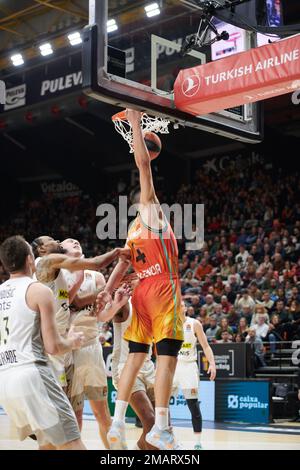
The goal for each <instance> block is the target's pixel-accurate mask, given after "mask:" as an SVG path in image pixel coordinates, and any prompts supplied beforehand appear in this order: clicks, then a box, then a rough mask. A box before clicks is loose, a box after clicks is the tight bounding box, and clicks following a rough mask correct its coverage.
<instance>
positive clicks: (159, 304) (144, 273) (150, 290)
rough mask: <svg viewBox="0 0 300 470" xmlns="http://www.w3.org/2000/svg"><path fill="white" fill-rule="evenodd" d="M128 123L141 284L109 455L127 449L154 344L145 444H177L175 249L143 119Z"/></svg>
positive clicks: (121, 266) (133, 115)
mask: <svg viewBox="0 0 300 470" xmlns="http://www.w3.org/2000/svg"><path fill="white" fill-rule="evenodd" d="M127 118H128V120H129V122H130V124H131V126H132V129H133V141H134V149H135V162H136V165H137V167H138V170H139V177H140V190H139V191H138V193H137V194H135V200H134V201H133V202H134V203H137V205H138V210H139V214H138V216H137V218H136V219H135V221H134V223H133V224H132V226H131V228H130V230H129V233H128V239H127V247H128V248H130V251H131V263H132V266H133V268H134V270H135V272H136V273H137V275H138V277H139V278H140V284H139V285H138V286H137V287H136V289H135V290H134V293H133V297H132V307H133V315H132V322H131V325H130V327H129V328H128V330H127V331H126V333H125V335H124V338H125V339H126V340H127V341H128V342H129V357H128V360H127V362H126V365H125V367H124V369H123V371H122V373H121V377H120V380H119V383H118V398H117V401H116V408H115V415H114V419H113V424H112V427H111V429H110V431H109V433H108V440H109V442H110V446H111V448H112V449H126V448H127V446H126V442H125V413H126V409H127V406H128V402H129V400H130V396H131V393H132V389H133V385H134V383H135V380H136V377H137V374H138V372H139V370H140V368H141V367H142V365H143V363H144V361H145V359H146V357H147V354H148V352H149V348H150V345H151V344H152V342H153V340H154V342H155V344H156V350H157V369H156V378H155V424H154V426H153V428H152V430H151V431H150V432H149V433H148V434H147V436H146V440H147V442H148V443H149V444H151V445H152V446H154V447H157V448H159V449H161V450H164V449H176V448H178V444H177V442H176V440H175V437H174V435H173V431H172V429H171V428H170V427H169V422H168V420H169V400H170V395H171V389H172V383H173V377H174V372H175V368H176V363H177V356H178V352H179V350H180V348H181V344H182V340H183V328H182V318H181V315H180V311H181V292H180V282H179V278H178V248H177V242H176V239H175V236H174V233H173V231H172V229H171V227H170V225H169V224H168V222H167V220H166V218H165V216H164V214H163V213H162V210H161V207H160V205H159V201H158V199H157V197H156V194H155V189H154V185H153V177H152V172H151V164H150V156H149V153H148V150H147V148H146V145H145V142H144V138H143V134H142V130H141V113H140V112H138V111H133V110H128V111H127ZM127 268H128V264H127V263H126V262H125V261H120V262H119V263H118V265H117V267H116V268H115V270H114V272H113V273H112V275H111V278H110V279H109V281H108V284H107V287H106V291H107V292H108V293H111V292H112V290H113V289H114V287H115V286H116V285H118V284H119V282H120V279H121V278H122V276H123V275H124V273H125V272H126V270H127Z"/></svg>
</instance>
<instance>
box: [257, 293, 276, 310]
mask: <svg viewBox="0 0 300 470" xmlns="http://www.w3.org/2000/svg"><path fill="white" fill-rule="evenodd" d="M260 305H262V306H263V307H264V308H265V309H266V310H267V311H268V313H271V312H272V310H273V306H274V302H273V300H272V299H271V298H270V294H269V292H268V291H264V292H263V295H262V300H261V302H260Z"/></svg>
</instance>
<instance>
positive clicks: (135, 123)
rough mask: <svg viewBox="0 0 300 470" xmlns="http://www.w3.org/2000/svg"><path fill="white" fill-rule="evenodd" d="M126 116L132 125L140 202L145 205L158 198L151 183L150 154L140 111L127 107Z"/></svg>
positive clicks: (155, 201)
mask: <svg viewBox="0 0 300 470" xmlns="http://www.w3.org/2000/svg"><path fill="white" fill-rule="evenodd" d="M127 118H128V120H129V122H130V123H131V126H132V132H133V147H134V158H135V163H136V166H137V167H138V170H139V174H140V185H141V201H140V202H141V204H142V205H145V206H147V205H149V204H153V203H156V204H157V203H158V200H157V197H156V194H155V189H154V184H153V176H152V170H151V160H150V155H149V152H148V150H147V147H146V144H145V140H144V137H143V133H142V129H141V113H140V112H139V111H134V110H132V109H128V110H127Z"/></svg>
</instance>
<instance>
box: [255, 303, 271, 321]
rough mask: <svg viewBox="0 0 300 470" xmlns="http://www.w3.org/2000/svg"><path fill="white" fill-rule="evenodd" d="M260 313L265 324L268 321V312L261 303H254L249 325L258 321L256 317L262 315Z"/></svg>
mask: <svg viewBox="0 0 300 470" xmlns="http://www.w3.org/2000/svg"><path fill="white" fill-rule="evenodd" d="M262 315H263V316H264V319H265V323H267V324H268V323H270V317H269V315H268V312H267V310H266V309H265V307H264V306H263V305H262V304H257V305H255V312H254V315H252V319H251V326H253V325H255V324H256V323H258V321H257V320H258V317H259V316H262Z"/></svg>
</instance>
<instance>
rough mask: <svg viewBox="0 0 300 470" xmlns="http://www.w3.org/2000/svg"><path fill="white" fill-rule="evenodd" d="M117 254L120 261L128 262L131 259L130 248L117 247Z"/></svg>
mask: <svg viewBox="0 0 300 470" xmlns="http://www.w3.org/2000/svg"><path fill="white" fill-rule="evenodd" d="M118 256H119V259H120V260H121V261H125V262H127V263H129V262H130V260H131V250H130V248H118Z"/></svg>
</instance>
